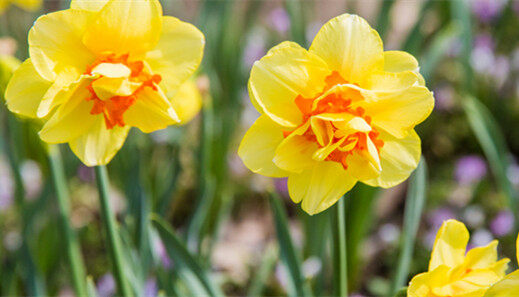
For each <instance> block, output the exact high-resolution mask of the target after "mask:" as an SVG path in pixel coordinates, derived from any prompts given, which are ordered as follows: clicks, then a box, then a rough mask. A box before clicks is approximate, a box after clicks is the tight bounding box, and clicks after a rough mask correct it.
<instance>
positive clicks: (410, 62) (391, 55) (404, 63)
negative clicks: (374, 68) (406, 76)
mask: <svg viewBox="0 0 519 297" xmlns="http://www.w3.org/2000/svg"><path fill="white" fill-rule="evenodd" d="M384 70H385V71H388V72H402V71H417V70H418V61H417V60H416V58H415V57H413V55H411V54H409V53H407V52H404V51H385V52H384Z"/></svg>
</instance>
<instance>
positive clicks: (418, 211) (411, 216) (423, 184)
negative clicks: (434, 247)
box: [391, 158, 427, 296]
mask: <svg viewBox="0 0 519 297" xmlns="http://www.w3.org/2000/svg"><path fill="white" fill-rule="evenodd" d="M426 191H427V164H426V163H425V159H423V158H422V159H421V160H420V163H419V164H418V167H417V168H416V170H415V172H414V173H413V175H412V176H411V179H410V181H409V188H408V190H407V196H406V200H405V210H404V227H403V230H402V234H403V240H402V242H401V245H400V257H399V259H398V266H397V270H396V274H395V278H394V280H393V287H392V288H391V290H392V292H391V296H394V295H395V294H397V292H398V290H399V289H400V288H401V287H402V286H404V285H405V282H406V280H407V277H408V274H409V267H410V266H411V260H412V258H413V249H414V245H415V241H416V233H417V232H418V227H419V226H420V218H421V217H422V211H423V207H424V203H425V195H426Z"/></svg>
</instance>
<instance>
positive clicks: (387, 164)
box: [362, 130, 421, 188]
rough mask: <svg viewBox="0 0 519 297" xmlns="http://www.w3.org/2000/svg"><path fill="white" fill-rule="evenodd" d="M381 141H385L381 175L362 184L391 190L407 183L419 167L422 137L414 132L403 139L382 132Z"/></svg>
mask: <svg viewBox="0 0 519 297" xmlns="http://www.w3.org/2000/svg"><path fill="white" fill-rule="evenodd" d="M380 139H382V140H383V141H384V145H383V146H382V148H380V167H381V168H382V170H381V171H380V175H379V176H378V177H376V178H374V179H369V180H362V182H363V183H365V184H368V185H370V186H372V187H382V188H390V187H393V186H396V185H398V184H400V183H401V182H403V181H405V180H406V179H407V178H408V177H409V175H411V172H413V170H414V169H416V167H417V166H418V162H420V155H421V145H420V137H418V135H417V134H416V132H415V131H414V130H412V131H411V132H409V133H408V134H407V136H405V137H404V138H402V139H398V138H396V137H394V136H392V135H390V134H388V133H385V132H381V134H380Z"/></svg>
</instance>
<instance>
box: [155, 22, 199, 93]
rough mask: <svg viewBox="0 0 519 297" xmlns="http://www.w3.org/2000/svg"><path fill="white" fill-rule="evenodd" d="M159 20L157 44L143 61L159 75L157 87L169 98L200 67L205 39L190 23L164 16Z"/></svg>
mask: <svg viewBox="0 0 519 297" xmlns="http://www.w3.org/2000/svg"><path fill="white" fill-rule="evenodd" d="M162 20H163V24H162V34H161V35H160V39H159V43H158V44H157V46H156V47H155V48H154V49H152V50H151V51H149V52H147V53H146V57H145V60H146V62H148V64H149V65H150V67H151V69H152V71H153V72H154V73H157V74H160V76H161V77H162V81H161V83H160V87H161V88H162V89H163V90H164V93H166V96H168V98H171V97H173V96H174V95H175V93H176V91H177V89H178V88H179V87H180V85H181V84H182V83H183V82H184V81H186V80H187V79H188V78H189V77H190V76H191V75H192V74H193V73H194V72H195V70H196V69H197V68H198V66H199V65H200V62H201V61H202V56H203V52H204V45H205V38H204V34H202V32H200V30H198V29H197V28H196V27H195V26H193V25H191V24H189V23H186V22H182V21H180V20H179V19H177V18H174V17H171V16H164V17H163V18H162Z"/></svg>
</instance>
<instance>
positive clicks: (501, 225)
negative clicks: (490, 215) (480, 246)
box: [490, 210, 514, 237]
mask: <svg viewBox="0 0 519 297" xmlns="http://www.w3.org/2000/svg"><path fill="white" fill-rule="evenodd" d="M513 228H514V215H513V214H512V212H511V211H509V210H503V211H500V212H499V213H498V214H497V215H496V216H495V217H494V219H493V220H492V222H490V230H491V231H492V233H494V235H495V236H498V237H501V236H505V235H507V234H509V233H510V232H512V229H513Z"/></svg>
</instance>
